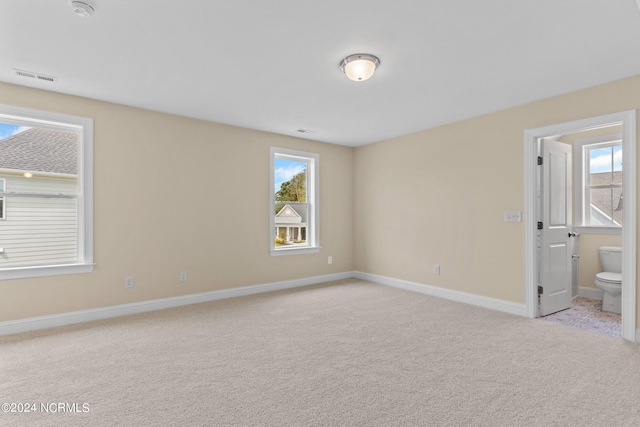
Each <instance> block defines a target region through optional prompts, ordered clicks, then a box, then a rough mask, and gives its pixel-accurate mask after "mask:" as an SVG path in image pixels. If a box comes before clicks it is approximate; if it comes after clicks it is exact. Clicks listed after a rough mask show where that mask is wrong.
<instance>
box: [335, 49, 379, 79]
mask: <svg viewBox="0 0 640 427" xmlns="http://www.w3.org/2000/svg"><path fill="white" fill-rule="evenodd" d="M378 65H380V60H379V59H378V58H377V57H375V56H373V55H369V54H367V53H356V54H355V55H349V56H347V57H346V58H344V59H343V60H342V61H341V62H340V69H341V70H342V71H343V72H344V73H345V74H346V75H347V77H348V78H349V80H353V81H354V82H363V81H365V80H369V79H370V78H371V76H373V73H374V72H375V71H376V68H378Z"/></svg>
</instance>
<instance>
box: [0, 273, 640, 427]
mask: <svg viewBox="0 0 640 427" xmlns="http://www.w3.org/2000/svg"><path fill="white" fill-rule="evenodd" d="M603 360H605V361H606V363H603V362H602V361H603ZM0 381H1V384H0V396H1V399H0V400H1V401H2V402H17V403H35V404H36V405H37V412H36V413H8V414H7V413H0V424H1V425H12V426H13V425H16V426H76V425H78V426H80V425H82V426H107V425H112V426H193V425H195V426H529V425H539V426H604V425H608V426H637V425H640V346H638V345H636V344H630V343H627V342H625V341H623V340H621V339H619V338H613V337H608V336H604V335H599V334H596V333H592V332H587V331H582V330H579V329H574V328H568V327H564V326H560V325H556V324H553V323H549V322H543V321H539V320H533V319H526V318H521V317H517V316H512V315H508V314H504V313H499V312H494V311H490V310H486V309H482V308H478V307H473V306H468V305H463V304H459V303H454V302H450V301H446V300H441V299H436V298H433V297H429V296H425V295H421V294H415V293H411V292H407V291H402V290H398V289H394V288H388V287H384V286H380V285H375V284H372V283H367V282H363V281H358V280H348V281H343V282H335V283H331V284H327V285H321V286H314V287H307V288H301V289H297V290H291V291H282V292H276V293H271V294H263V295H257V296H252V297H244V298H238V299H233V300H225V301H218V302H213V303H206V304H200V305H195V306H189V307H182V308H178V309H171V310H165V311H161V312H153V313H146V314H142V315H135V316H129V317H123V318H118V319H112V320H108V321H99V322H92V323H87V324H82V325H75V326H71V327H63V328H58V329H54V330H48V331H40V332H32V333H26V334H20V335H14V336H9V337H3V338H0ZM41 403H45V404H49V405H50V404H51V403H53V404H54V408H56V407H57V406H55V405H56V404H57V403H69V404H70V405H69V408H71V409H74V408H75V409H76V410H77V411H78V412H73V413H62V412H56V413H42V412H41V407H40V404H41ZM74 403H75V404H76V405H75V407H74V405H73V404H74ZM83 404H86V405H84V406H83ZM49 408H51V406H49ZM85 409H88V412H83V410H85Z"/></svg>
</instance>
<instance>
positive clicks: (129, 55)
mask: <svg viewBox="0 0 640 427" xmlns="http://www.w3.org/2000/svg"><path fill="white" fill-rule="evenodd" d="M95 3H96V6H97V8H96V9H97V11H96V14H95V15H94V16H93V17H89V18H82V17H79V16H77V15H75V14H74V13H73V12H72V10H71V7H70V5H69V0H2V1H1V2H0V81H4V82H9V83H15V84H18V85H25V86H32V87H38V88H42V89H46V90H51V91H55V92H61V93H68V94H73V95H79V96H83V97H88V98H94V99H99V100H104V101H110V102H115V103H119V104H125V105H131V106H136V107H141V108H147V109H151V110H157V111H163V112H167V113H172V114H178V115H182V116H188V117H194V118H199V119H204V120H209V121H213V122H218V123H226V124H231V125H236V126H242V127H246V128H251V129H259V130H263V131H268V132H275V133H279V134H285V135H293V136H299V137H302V138H309V139H314V140H318V141H324V142H330V143H335V144H341V145H348V146H358V145H362V144H367V143H371V142H375V141H380V140H384V139H389V138H392V137H396V136H400V135H405V134H408V133H412V132H416V131H419V130H422V129H427V128H430V127H434V126H438V125H441V124H445V123H450V122H454V121H457V120H461V119H464V118H469V117H473V116H477V115H480V114H484V113H488V112H492V111H497V110H500V109H504V108H508V107H511V106H514V105H519V104H523V103H526V102H530V101H533V100H537V99H543V98H547V97H550V96H554V95H558V94H561V93H566V92H570V91H574V90H578V89H582V88H585V87H590V86H594V85H597V84H601V83H605V82H609V81H613V80H618V79H621V78H625V77H630V76H634V75H638V74H640V12H639V11H638V8H637V5H636V2H635V1H634V0H519V1H515V0H483V1H478V0H437V1H436V0H430V1H429V0H393V1H391V0H348V1H345V0H339V1H338V0H322V1H308V0H276V1H257V0H190V1H169V0H126V1H125V0H95ZM353 53H371V54H374V55H376V56H378V57H379V58H380V61H381V65H380V67H379V68H378V71H377V72H376V74H375V75H374V76H373V78H371V79H370V80H368V81H366V82H358V83H356V82H352V81H350V80H348V79H347V78H346V77H345V76H344V74H343V73H342V72H341V71H340V68H339V66H338V64H339V62H340V60H341V59H342V58H343V57H345V56H347V55H349V54H353ZM13 69H21V70H26V71H32V72H36V73H41V74H45V75H49V76H54V77H56V78H57V81H56V82H55V83H50V82H45V81H37V80H34V79H29V78H25V77H18V76H16V75H15V72H14V71H13ZM298 129H307V130H313V131H315V133H307V134H302V133H299V132H298Z"/></svg>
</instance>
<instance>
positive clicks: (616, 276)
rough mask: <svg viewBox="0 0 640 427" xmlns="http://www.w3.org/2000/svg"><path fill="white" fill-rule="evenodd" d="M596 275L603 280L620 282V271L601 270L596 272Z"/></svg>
mask: <svg viewBox="0 0 640 427" xmlns="http://www.w3.org/2000/svg"><path fill="white" fill-rule="evenodd" d="M596 277H597V278H598V279H600V280H602V281H603V282H609V283H622V274H621V273H612V272H610V271H603V272H602V273H598V274H596Z"/></svg>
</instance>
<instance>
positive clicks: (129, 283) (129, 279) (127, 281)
mask: <svg viewBox="0 0 640 427" xmlns="http://www.w3.org/2000/svg"><path fill="white" fill-rule="evenodd" d="M124 287H125V288H133V276H127V277H125V278H124Z"/></svg>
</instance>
